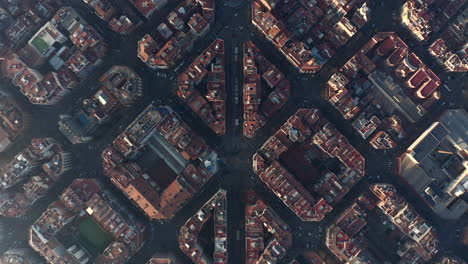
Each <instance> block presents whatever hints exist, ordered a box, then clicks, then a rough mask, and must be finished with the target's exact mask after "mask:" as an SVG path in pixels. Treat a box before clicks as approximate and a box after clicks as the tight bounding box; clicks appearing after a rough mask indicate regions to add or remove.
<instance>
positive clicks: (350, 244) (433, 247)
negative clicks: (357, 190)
mask: <svg viewBox="0 0 468 264" xmlns="http://www.w3.org/2000/svg"><path fill="white" fill-rule="evenodd" d="M377 209H378V210H377ZM388 221H390V224H388ZM392 230H393V231H392ZM395 230H397V231H395ZM376 238H378V240H379V242H376V240H375V239H376ZM371 241H373V242H371ZM380 241H381V242H380ZM325 243H326V245H327V247H328V249H329V250H330V251H331V252H332V253H333V254H334V255H335V256H336V257H337V258H338V259H340V260H341V261H343V262H347V263H365V262H371V263H385V262H392V263H396V262H398V263H423V262H427V261H429V260H430V259H431V258H432V257H433V256H434V255H435V254H436V253H437V251H438V240H437V238H436V236H435V232H434V230H433V229H432V227H430V226H429V225H428V224H427V223H426V222H425V221H424V219H422V217H421V216H419V215H418V214H417V213H416V211H415V210H414V209H413V208H412V207H411V206H410V205H409V204H408V203H407V202H406V201H405V200H404V199H403V198H402V197H401V196H398V195H397V194H396V190H395V187H394V186H392V185H387V184H374V185H371V187H370V191H369V192H366V193H364V194H362V195H361V196H360V197H359V198H358V199H356V201H355V202H354V203H353V204H352V205H351V206H350V207H348V208H347V209H346V210H345V211H344V212H343V213H342V214H340V215H339V216H338V217H337V219H336V220H335V221H334V224H333V225H332V226H330V227H329V228H328V230H327V233H326V240H325ZM369 243H373V244H374V245H373V246H371V247H370V246H369Z"/></svg>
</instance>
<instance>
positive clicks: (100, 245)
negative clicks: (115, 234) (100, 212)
mask: <svg viewBox="0 0 468 264" xmlns="http://www.w3.org/2000/svg"><path fill="white" fill-rule="evenodd" d="M79 230H80V234H79V236H78V237H79V239H80V241H81V242H83V243H84V244H85V245H86V246H88V247H92V249H94V250H92V251H97V252H98V253H102V252H103V251H104V249H106V247H107V246H108V245H109V244H110V243H111V242H112V238H111V236H109V235H108V234H107V233H106V232H105V231H104V230H103V229H102V228H101V227H100V226H99V225H98V224H97V223H96V222H94V220H93V219H91V218H86V219H84V220H83V221H82V222H81V223H80V227H79Z"/></svg>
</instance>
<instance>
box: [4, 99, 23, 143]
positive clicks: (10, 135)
mask: <svg viewBox="0 0 468 264" xmlns="http://www.w3.org/2000/svg"><path fill="white" fill-rule="evenodd" d="M28 123H29V120H28V117H27V114H25V113H23V112H22V111H21V109H20V108H19V107H18V106H16V104H14V102H13V100H11V98H9V97H7V96H3V95H0V152H2V151H4V150H5V149H6V148H7V147H8V146H9V145H10V143H11V142H13V141H14V140H15V139H16V138H17V137H18V136H19V135H21V134H22V133H23V131H24V130H25V127H27V126H28V125H29V124H28Z"/></svg>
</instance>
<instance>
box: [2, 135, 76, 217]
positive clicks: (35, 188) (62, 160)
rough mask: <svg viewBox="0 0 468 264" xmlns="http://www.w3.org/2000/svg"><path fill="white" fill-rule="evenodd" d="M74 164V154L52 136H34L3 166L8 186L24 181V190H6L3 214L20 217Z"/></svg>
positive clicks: (5, 183)
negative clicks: (29, 142) (72, 155)
mask: <svg viewBox="0 0 468 264" xmlns="http://www.w3.org/2000/svg"><path fill="white" fill-rule="evenodd" d="M71 166H72V163H71V155H70V153H68V152H67V151H64V150H63V149H62V146H61V145H60V144H58V143H57V142H56V141H55V140H54V139H52V138H40V139H39V138H37V139H33V140H32V142H31V145H30V146H29V147H28V148H26V149H24V150H23V151H21V152H20V153H18V154H17V155H16V157H15V159H14V160H13V161H11V162H10V163H9V164H7V165H6V166H4V167H3V168H1V169H0V171H1V173H2V176H3V182H2V185H3V186H4V187H5V188H10V187H13V186H14V185H16V184H19V183H20V182H23V181H24V183H23V185H22V190H21V191H14V192H13V191H9V190H7V192H6V197H5V199H4V200H3V202H2V203H0V215H3V216H7V217H20V216H22V215H24V214H25V213H26V212H27V210H28V209H29V208H30V207H31V206H32V204H33V203H34V202H35V201H36V200H37V199H39V198H41V197H43V196H44V195H45V194H46V193H47V192H48V191H49V190H50V188H52V187H53V185H54V183H55V182H56V181H57V180H58V179H59V178H60V177H61V176H62V175H63V174H64V173H66V172H67V171H69V170H70V168H71Z"/></svg>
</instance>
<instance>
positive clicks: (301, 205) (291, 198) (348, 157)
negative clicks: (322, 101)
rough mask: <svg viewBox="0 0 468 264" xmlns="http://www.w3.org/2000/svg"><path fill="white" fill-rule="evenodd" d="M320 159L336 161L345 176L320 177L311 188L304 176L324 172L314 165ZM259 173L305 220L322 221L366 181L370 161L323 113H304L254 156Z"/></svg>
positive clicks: (287, 123)
mask: <svg viewBox="0 0 468 264" xmlns="http://www.w3.org/2000/svg"><path fill="white" fill-rule="evenodd" d="M300 146H301V147H300ZM314 151H315V154H313V153H314ZM314 155H315V156H317V155H322V156H323V157H327V156H328V157H329V158H336V159H337V160H338V161H339V162H340V163H339V166H340V172H339V173H338V174H334V173H332V172H331V171H329V170H325V171H323V172H321V173H314V174H317V175H314V178H313V179H311V180H310V179H309V181H310V182H308V184H307V186H309V185H311V186H313V188H306V187H304V183H301V181H300V180H299V179H300V178H302V176H303V174H304V172H303V170H309V174H310V171H313V170H315V171H318V170H317V169H316V168H314V167H313V166H312V163H311V161H312V159H311V158H310V156H314ZM291 156H292V157H294V158H292V159H289V160H288V159H287V157H291ZM305 168H307V169H305ZM253 169H254V172H255V173H256V174H257V175H258V176H259V177H260V179H261V180H262V181H263V182H264V183H265V184H266V185H267V186H268V187H269V188H270V189H271V190H272V191H273V192H274V193H275V194H276V196H278V197H279V198H280V199H281V200H282V201H283V203H285V204H286V205H287V206H288V207H289V208H290V209H291V210H292V211H293V212H294V213H295V214H296V215H297V216H298V217H299V218H300V219H301V220H303V221H321V220H322V219H323V218H324V217H325V215H326V214H327V213H329V212H330V211H331V210H332V209H333V207H332V206H331V205H330V204H331V203H336V202H339V201H340V200H341V199H342V198H343V196H344V195H345V194H346V193H347V192H348V191H349V189H350V188H352V186H353V185H354V184H355V183H356V182H357V181H359V180H360V179H361V178H362V177H363V176H364V174H365V160H364V157H362V155H361V154H360V153H359V152H357V151H356V149H354V147H352V146H351V144H350V143H349V142H348V140H347V139H346V138H345V137H344V136H343V135H341V134H340V133H339V132H338V131H337V130H336V129H335V128H334V127H333V126H332V125H331V123H329V122H328V120H326V119H325V118H323V117H322V115H321V113H320V112H319V111H318V109H299V110H298V111H297V112H296V113H295V114H294V115H293V116H291V117H290V118H289V119H288V121H286V123H284V124H283V125H282V126H281V128H280V129H279V130H278V131H277V132H276V133H275V134H274V135H273V136H272V137H270V138H269V139H268V140H267V141H266V142H265V144H264V145H263V146H262V147H261V148H260V149H259V150H258V151H257V153H256V154H254V156H253ZM308 178H310V175H309V177H308ZM302 181H303V182H304V179H302Z"/></svg>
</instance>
